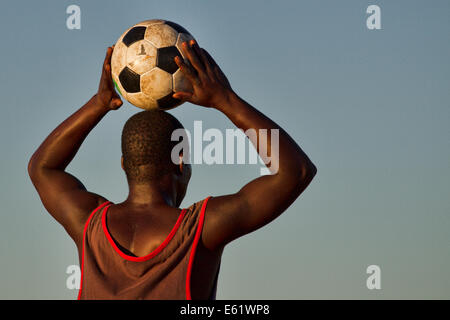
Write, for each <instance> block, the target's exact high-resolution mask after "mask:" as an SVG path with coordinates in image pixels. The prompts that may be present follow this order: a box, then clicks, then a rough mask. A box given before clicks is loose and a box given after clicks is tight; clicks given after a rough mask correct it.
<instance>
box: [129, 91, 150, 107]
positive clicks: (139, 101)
mask: <svg viewBox="0 0 450 320" xmlns="http://www.w3.org/2000/svg"><path fill="white" fill-rule="evenodd" d="M127 100H128V101H129V102H130V103H131V104H133V105H135V106H136V107H138V108H141V109H146V110H150V109H156V108H158V103H157V102H156V100H154V99H152V98H151V97H149V96H148V95H146V94H145V93H143V92H137V93H127Z"/></svg>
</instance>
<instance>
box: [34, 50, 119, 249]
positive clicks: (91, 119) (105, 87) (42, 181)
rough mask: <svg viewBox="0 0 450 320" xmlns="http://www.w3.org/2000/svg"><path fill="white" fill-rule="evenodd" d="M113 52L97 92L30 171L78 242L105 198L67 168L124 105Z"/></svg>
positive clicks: (46, 202) (108, 55)
mask: <svg viewBox="0 0 450 320" xmlns="http://www.w3.org/2000/svg"><path fill="white" fill-rule="evenodd" d="M112 51H113V47H110V48H108V50H107V53H106V57H105V61H104V63H103V69H102V75H101V79H100V85H99V89H98V92H97V94H95V95H94V96H93V97H92V98H91V99H90V100H89V101H88V102H87V103H86V104H85V105H84V106H83V107H81V108H80V109H79V110H78V111H76V112H75V113H74V114H72V115H71V116H70V117H69V118H67V119H66V120H64V122H62V123H61V124H60V125H59V126H58V127H57V128H56V129H55V130H53V132H52V133H51V134H50V135H49V136H48V137H47V138H46V139H45V140H44V142H43V143H42V144H41V145H40V146H39V148H38V149H37V150H36V151H35V152H34V154H33V155H32V157H31V159H30V161H29V163H28V174H29V176H30V178H31V181H32V182H33V184H34V186H35V188H36V190H37V192H38V193H39V196H40V198H41V200H42V203H43V205H44V207H45V208H46V209H47V211H48V212H49V213H50V214H51V215H52V216H53V217H54V218H55V219H56V220H57V221H58V222H59V223H60V224H62V225H63V227H64V228H65V229H66V231H67V232H68V233H69V235H70V236H71V237H72V239H74V241H75V243H76V244H77V245H79V244H80V240H81V238H82V231H83V226H84V222H85V221H86V219H87V216H88V215H89V213H90V212H91V211H92V210H93V209H94V208H96V207H97V206H98V205H99V204H100V203H102V202H104V201H105V199H104V198H103V197H101V196H99V195H97V194H94V193H91V192H88V191H87V190H86V188H85V187H84V186H83V184H82V183H81V182H80V181H79V180H78V179H77V178H75V177H74V176H72V175H71V174H70V173H67V172H66V171H65V169H66V167H67V166H68V164H69V163H70V162H71V161H72V159H73V158H74V156H75V154H76V153H77V151H78V149H79V148H80V146H81V144H82V143H83V141H84V139H85V138H86V136H87V135H88V134H89V132H90V131H91V130H92V129H93V128H94V127H95V126H96V125H97V123H98V122H99V121H100V120H101V119H102V118H103V117H104V116H105V115H106V113H108V112H109V111H110V110H113V109H117V108H119V107H120V106H121V105H122V101H121V100H120V98H119V96H118V95H117V93H116V92H115V91H114V87H113V84H112V80H111V65H110V63H111V55H112Z"/></svg>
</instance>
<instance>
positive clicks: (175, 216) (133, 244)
mask: <svg viewBox="0 0 450 320" xmlns="http://www.w3.org/2000/svg"><path fill="white" fill-rule="evenodd" d="M112 51H113V47H110V48H108V50H107V54H106V58H105V61H104V64H103V71H102V76H101V80H100V85H99V88H98V92H97V94H95V95H94V96H93V97H92V98H91V99H90V100H89V101H88V102H87V103H86V104H85V105H84V106H83V107H81V108H80V109H79V110H78V111H76V112H75V113H74V114H73V115H71V116H70V117H69V118H67V119H66V120H65V121H64V122H62V123H61V124H60V125H59V126H58V127H57V128H56V129H55V130H54V131H53V132H52V133H51V134H50V135H49V136H48V137H47V138H46V139H45V141H44V142H43V143H42V144H41V146H40V147H39V148H38V149H37V150H36V152H35V153H34V154H33V156H32V157H31V159H30V162H29V165H28V172H29V175H30V177H31V180H32V182H33V184H34V186H35V187H36V189H37V191H38V193H39V196H40V198H41V200H42V203H43V204H44V206H45V208H46V209H47V210H48V212H49V213H50V214H51V215H52V216H53V217H54V218H55V219H56V220H57V221H58V222H59V223H61V224H62V226H63V227H64V228H65V229H66V231H67V232H68V234H69V235H70V237H71V238H72V239H73V240H74V241H75V243H76V245H77V248H78V252H79V259H80V265H81V269H82V280H81V289H80V292H79V299H214V298H215V293H216V285H217V277H218V272H219V267H220V259H221V255H222V252H223V249H224V247H225V246H226V245H227V244H228V243H230V242H231V241H233V240H235V239H237V238H239V237H241V236H243V235H245V234H248V233H250V232H252V231H255V230H256V229H258V228H260V227H262V226H264V225H266V224H267V223H269V222H271V221H272V220H273V219H275V218H276V217H278V216H279V215H280V214H281V213H282V212H284V211H285V210H286V209H287V208H288V207H289V206H290V205H291V204H292V202H293V201H294V200H295V199H296V198H297V197H298V196H299V195H300V194H301V193H302V192H303V190H305V188H306V187H307V186H308V184H309V183H310V182H311V180H312V178H313V177H314V175H315V174H316V168H315V166H314V165H313V163H312V162H311V161H310V160H309V159H308V157H307V156H306V154H305V153H304V152H303V151H302V150H301V149H300V147H299V146H298V145H297V144H296V143H295V141H294V140H293V139H292V138H291V137H290V136H289V135H288V134H287V133H286V132H285V131H284V130H283V129H281V128H280V127H279V126H278V125H277V124H276V123H274V122H273V121H272V120H270V119H269V118H267V117H266V116H264V115H263V114H262V113H261V112H259V111H257V110H256V109H255V108H253V107H252V106H250V105H249V104H248V103H246V102H245V101H244V100H242V99H241V98H240V97H239V96H238V95H237V94H236V93H235V92H234V91H233V90H232V88H231V86H230V84H229V82H228V80H227V78H226V77H225V75H224V74H223V72H222V71H221V69H220V68H219V66H218V65H217V64H216V62H215V61H214V60H213V58H212V57H211V56H210V55H209V54H208V52H206V51H205V50H204V49H201V48H200V47H199V46H198V44H197V43H196V42H195V41H193V40H192V41H190V42H189V43H187V42H185V43H183V51H184V53H185V56H186V57H187V59H188V60H189V62H190V64H187V63H185V62H184V61H183V60H182V59H181V58H179V57H176V58H175V62H176V63H177V65H178V67H179V68H180V69H181V71H182V72H183V73H184V74H185V75H186V77H187V79H188V80H189V81H190V82H191V84H192V87H193V92H177V93H175V94H174V95H173V97H174V98H176V99H181V100H184V101H189V102H191V103H194V104H197V105H200V106H204V107H208V108H214V109H216V110H218V111H220V112H221V113H223V114H224V115H225V116H227V117H228V118H229V119H230V120H231V121H232V122H233V123H234V124H235V125H236V126H237V127H238V128H240V129H242V130H243V131H244V132H250V131H251V130H249V131H247V130H248V129H253V130H255V131H256V132H259V130H260V129H266V130H269V132H270V130H279V141H274V142H276V143H278V146H277V147H278V154H279V157H278V158H277V157H271V163H270V164H269V163H268V164H267V165H268V167H269V168H271V169H272V174H270V175H265V176H261V177H259V178H257V179H255V180H253V181H251V182H249V183H248V184H247V185H245V186H244V187H243V188H242V189H240V190H239V191H237V192H236V193H234V194H229V195H225V196H218V197H208V198H206V199H204V200H203V201H199V202H197V203H195V204H193V205H192V206H190V207H189V208H187V209H179V208H178V207H179V205H180V204H181V201H182V200H183V198H184V195H185V192H186V189H187V186H188V182H189V179H190V175H191V168H190V166H189V164H187V163H185V161H183V154H182V153H180V155H179V159H178V161H177V162H176V163H174V161H173V159H172V158H171V153H172V152H171V151H172V149H173V146H174V145H173V144H174V142H173V141H171V139H170V137H171V133H172V132H173V130H176V129H180V128H182V126H181V124H180V123H179V122H178V120H176V119H175V118H174V117H173V116H172V115H170V114H168V113H166V112H163V111H143V112H140V113H137V114H136V115H134V116H132V117H131V118H130V119H129V120H128V121H127V123H126V124H125V126H124V129H123V133H122V159H121V161H122V168H123V169H124V170H125V173H126V176H127V180H128V184H129V196H128V198H127V199H126V200H125V201H124V202H122V203H119V204H113V203H111V202H109V201H107V199H105V198H104V197H102V196H100V195H98V194H95V193H92V192H89V191H87V190H86V188H85V187H84V186H83V184H82V183H81V182H80V181H79V180H78V179H76V178H75V177H74V176H72V175H71V174H69V173H67V172H66V171H65V169H66V167H67V165H68V164H69V163H70V161H71V160H72V159H73V157H74V156H75V154H76V152H77V151H78V149H79V147H80V146H81V144H82V142H83V140H84V139H85V138H86V136H87V135H88V134H89V132H90V131H91V130H92V129H93V128H94V127H95V126H96V125H97V123H98V122H99V121H100V120H101V119H102V118H103V116H105V115H106V114H107V113H108V112H109V111H111V110H115V109H118V108H119V107H120V106H121V105H122V101H121V99H120V97H119V96H118V95H117V93H116V92H115V90H114V87H113V84H112V80H111V66H110V62H111V55H112ZM258 137H259V135H250V134H248V138H249V139H250V141H251V142H252V143H253V145H254V146H255V147H256V148H257V150H258V152H259V153H260V155H261V156H265V155H271V154H272V153H271V147H272V145H273V144H272V141H271V135H270V134H268V135H267V141H266V143H264V141H258Z"/></svg>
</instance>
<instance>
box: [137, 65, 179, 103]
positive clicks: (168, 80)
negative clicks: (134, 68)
mask: <svg viewBox="0 0 450 320" xmlns="http://www.w3.org/2000/svg"><path fill="white" fill-rule="evenodd" d="M141 91H142V92H144V93H145V94H146V95H148V96H149V97H151V98H152V99H155V100H158V99H160V98H162V97H164V96H166V95H168V94H169V93H171V92H172V75H171V74H170V73H167V72H166V71H164V70H162V69H159V68H154V69H153V70H151V71H149V72H147V73H144V74H143V75H141Z"/></svg>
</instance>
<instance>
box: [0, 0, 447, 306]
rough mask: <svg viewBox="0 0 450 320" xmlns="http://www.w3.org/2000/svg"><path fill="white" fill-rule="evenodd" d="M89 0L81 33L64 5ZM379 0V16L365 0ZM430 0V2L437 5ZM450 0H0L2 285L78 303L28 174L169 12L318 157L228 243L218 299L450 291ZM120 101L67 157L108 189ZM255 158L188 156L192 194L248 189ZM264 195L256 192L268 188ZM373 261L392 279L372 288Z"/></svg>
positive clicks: (209, 120)
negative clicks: (307, 175)
mask: <svg viewBox="0 0 450 320" xmlns="http://www.w3.org/2000/svg"><path fill="white" fill-rule="evenodd" d="M71 4H76V5H79V6H80V8H81V29H80V30H68V29H67V28H66V18H67V14H66V8H67V6H69V5H71ZM371 4H376V5H378V6H380V8H381V24H382V29H381V30H368V29H367V28H366V19H367V16H368V15H367V14H366V8H367V7H368V6H369V5H371ZM427 4H428V5H427ZM449 9H450V3H449V2H448V1H440V0H436V1H433V4H432V5H430V4H429V3H427V2H426V1H424V0H422V1H415V0H412V1H406V0H401V1H400V0H399V1H375V0H374V1H356V0H343V1H331V0H327V1H326V0H322V1H313V0H305V1H272V2H262V1H249V0H246V1H235V0H233V1H220V2H219V1H202V0H190V1H171V0H168V1H158V2H157V1H129V2H127V4H126V5H125V4H124V2H123V1H108V2H106V1H86V0H84V1H49V0H48V1H33V2H31V1H28V2H26V1H21V0H19V1H8V2H7V3H4V4H3V5H2V12H1V13H0V15H1V19H0V25H1V27H2V30H4V32H3V41H2V42H3V46H2V52H3V53H2V59H1V61H0V64H1V68H2V72H0V83H1V86H0V90H1V93H2V100H3V101H2V102H3V103H2V116H1V117H0V121H1V125H0V133H1V134H0V143H1V147H2V150H3V152H2V164H3V165H2V166H1V169H0V170H1V177H2V179H1V182H0V184H1V190H2V192H1V195H0V200H1V203H2V209H3V210H2V215H3V221H2V224H1V227H0V228H1V232H0V240H1V241H0V242H1V246H0V253H1V258H0V259H1V260H0V261H1V267H0V268H1V270H2V273H1V276H0V298H3V299H10V298H24V299H47V298H52V299H74V298H76V294H77V291H76V290H69V289H67V288H66V279H67V276H68V275H67V274H66V273H65V270H66V268H67V266H68V265H71V264H77V262H78V260H77V254H76V248H75V246H74V244H72V242H71V240H70V238H69V237H68V236H66V234H65V232H64V230H63V228H62V227H60V226H59V225H58V224H57V223H56V222H55V221H53V220H52V218H51V217H50V215H48V214H47V213H46V211H45V209H44V208H43V206H42V205H41V203H40V201H39V198H38V196H37V194H36V192H35V191H34V189H33V187H32V185H31V183H30V181H29V179H28V177H27V173H26V165H27V162H28V159H29V157H30V156H31V154H32V153H33V152H34V150H35V149H36V148H37V146H38V145H39V144H40V143H41V142H42V141H43V139H44V138H45V137H46V136H47V135H48V134H49V133H50V132H51V130H53V129H54V128H55V127H56V126H57V125H58V124H59V123H60V122H62V121H63V120H64V119H65V118H66V117H68V116H69V115H70V114H71V113H73V112H74V111H76V110H77V108H79V107H81V106H82V105H83V104H84V103H85V102H86V101H87V100H88V99H89V98H90V97H91V96H92V95H93V94H94V93H95V91H96V89H97V85H98V80H99V76H100V70H101V63H102V60H103V58H104V53H105V49H106V47H107V46H109V45H111V44H113V43H115V41H116V40H117V38H118V37H119V36H120V35H121V34H122V32H123V31H124V30H126V29H127V28H128V27H129V26H131V25H133V24H135V23H137V22H139V21H141V20H146V19H153V18H162V19H167V20H172V21H174V22H177V23H179V24H181V25H182V26H184V27H185V28H187V29H188V30H189V31H190V32H191V33H192V34H193V35H194V37H195V38H196V39H197V40H198V42H199V43H200V45H201V46H203V47H205V48H206V49H207V50H208V51H209V52H210V53H211V54H212V55H213V57H214V58H215V59H216V61H217V62H218V63H219V65H220V66H221V67H222V69H223V70H224V72H225V74H226V75H227V76H228V78H229V80H230V82H231V84H232V86H233V88H234V89H235V90H236V91H237V93H238V94H239V95H241V96H242V97H243V98H244V99H246V100H247V101H248V102H249V103H251V104H252V105H254V106H255V107H256V108H258V109H259V110H261V111H262V112H264V113H265V114H267V115H268V116H270V117H271V118H272V119H273V120H275V121H276V122H277V123H279V124H280V125H281V126H282V127H283V128H284V129H285V130H286V131H287V132H288V133H289V134H290V135H291V136H292V137H293V138H294V139H295V140H296V141H297V142H298V143H299V144H300V146H301V147H302V148H303V149H304V150H305V152H306V153H307V154H308V155H309V156H310V158H311V159H312V160H313V162H314V163H315V164H316V166H317V168H318V175H317V176H316V178H315V180H314V181H313V183H312V184H311V185H310V187H309V188H308V189H307V190H306V191H305V192H304V194H302V195H301V197H300V198H299V199H298V200H297V201H296V202H295V203H294V204H293V205H292V206H291V207H290V208H289V209H288V210H287V211H286V212H285V213H284V214H283V215H282V216H280V217H279V218H278V219H277V220H275V221H274V222H273V223H271V224H269V225H267V226H266V227H264V228H262V229H260V230H258V231H256V232H255V233H253V234H250V235H247V236H244V237H243V238H241V239H238V240H237V241H236V242H234V243H231V244H230V245H229V246H228V247H227V248H226V249H225V252H224V256H223V260H222V266H221V273H220V277H219V285H218V293H217V297H218V298H219V299H315V298H321V299H353V298H362V299H395V298H401V299H410V298H446V299H448V298H450V276H449V274H448V270H450V252H449V251H450V236H449V230H450V217H449V212H450V201H449V197H448V191H449V186H450V148H449V147H450V140H449V133H450V132H449V125H448V123H449V120H450V93H449V92H450V91H449V87H450V63H449V59H448V57H449V56H450V41H449V40H450V33H449V31H450V20H449V19H448V12H450V10H449ZM138 111H140V110H139V109H137V108H135V107H133V106H131V105H130V104H128V103H125V105H124V106H123V107H122V108H121V109H120V110H119V111H117V112H112V113H110V114H108V115H107V116H106V118H105V119H104V120H103V121H102V122H101V123H100V124H99V125H98V127H96V128H95V129H94V130H93V131H92V133H91V135H90V136H89V137H88V138H87V140H86V141H85V143H84V144H83V146H82V148H81V149H80V151H79V153H78V155H77V156H76V158H75V160H74V161H73V162H72V163H71V165H70V166H69V171H70V172H71V173H73V174H75V175H76V176H77V177H79V178H80V179H81V180H82V181H83V182H84V183H85V185H86V186H87V187H88V189H89V190H92V191H94V192H97V193H100V194H102V195H103V196H105V197H107V198H108V199H110V200H111V201H114V202H120V201H123V200H124V199H125V197H126V196H127V185H126V180H125V176H124V174H123V172H122V171H121V168H120V134H121V129H122V126H123V124H124V122H125V121H126V120H127V119H128V118H129V117H130V116H131V115H132V114H134V113H136V112H138ZM172 113H173V114H174V115H175V116H177V117H178V119H180V121H181V122H182V123H183V124H184V125H185V127H186V128H187V129H189V130H191V131H192V129H193V123H194V121H195V120H202V121H203V126H204V128H205V129H206V128H219V129H221V130H225V129H226V128H233V127H232V124H231V122H230V121H229V120H227V119H226V118H225V117H224V116H223V115H222V114H220V113H219V112H218V111H215V110H205V109H203V108H200V107H197V106H194V105H190V104H184V105H182V106H180V107H179V108H176V109H174V110H173V111H172ZM258 172H259V165H253V166H251V165H217V166H208V165H195V166H194V168H193V178H192V180H191V186H190V189H189V190H188V193H187V196H186V199H185V201H184V202H183V206H184V207H187V206H189V205H190V204H191V203H193V202H195V201H198V200H200V199H202V198H205V197H206V196H208V195H210V194H211V195H221V194H226V193H231V192H235V191H237V190H239V188H240V187H241V186H242V185H243V184H245V183H246V182H247V181H249V180H250V179H252V178H254V177H256V176H258ZM262 201H263V200H262ZM372 264H375V265H379V266H380V268H381V272H382V289H381V290H368V289H367V288H366V278H367V277H368V275H367V274H366V268H367V266H369V265H372Z"/></svg>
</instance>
